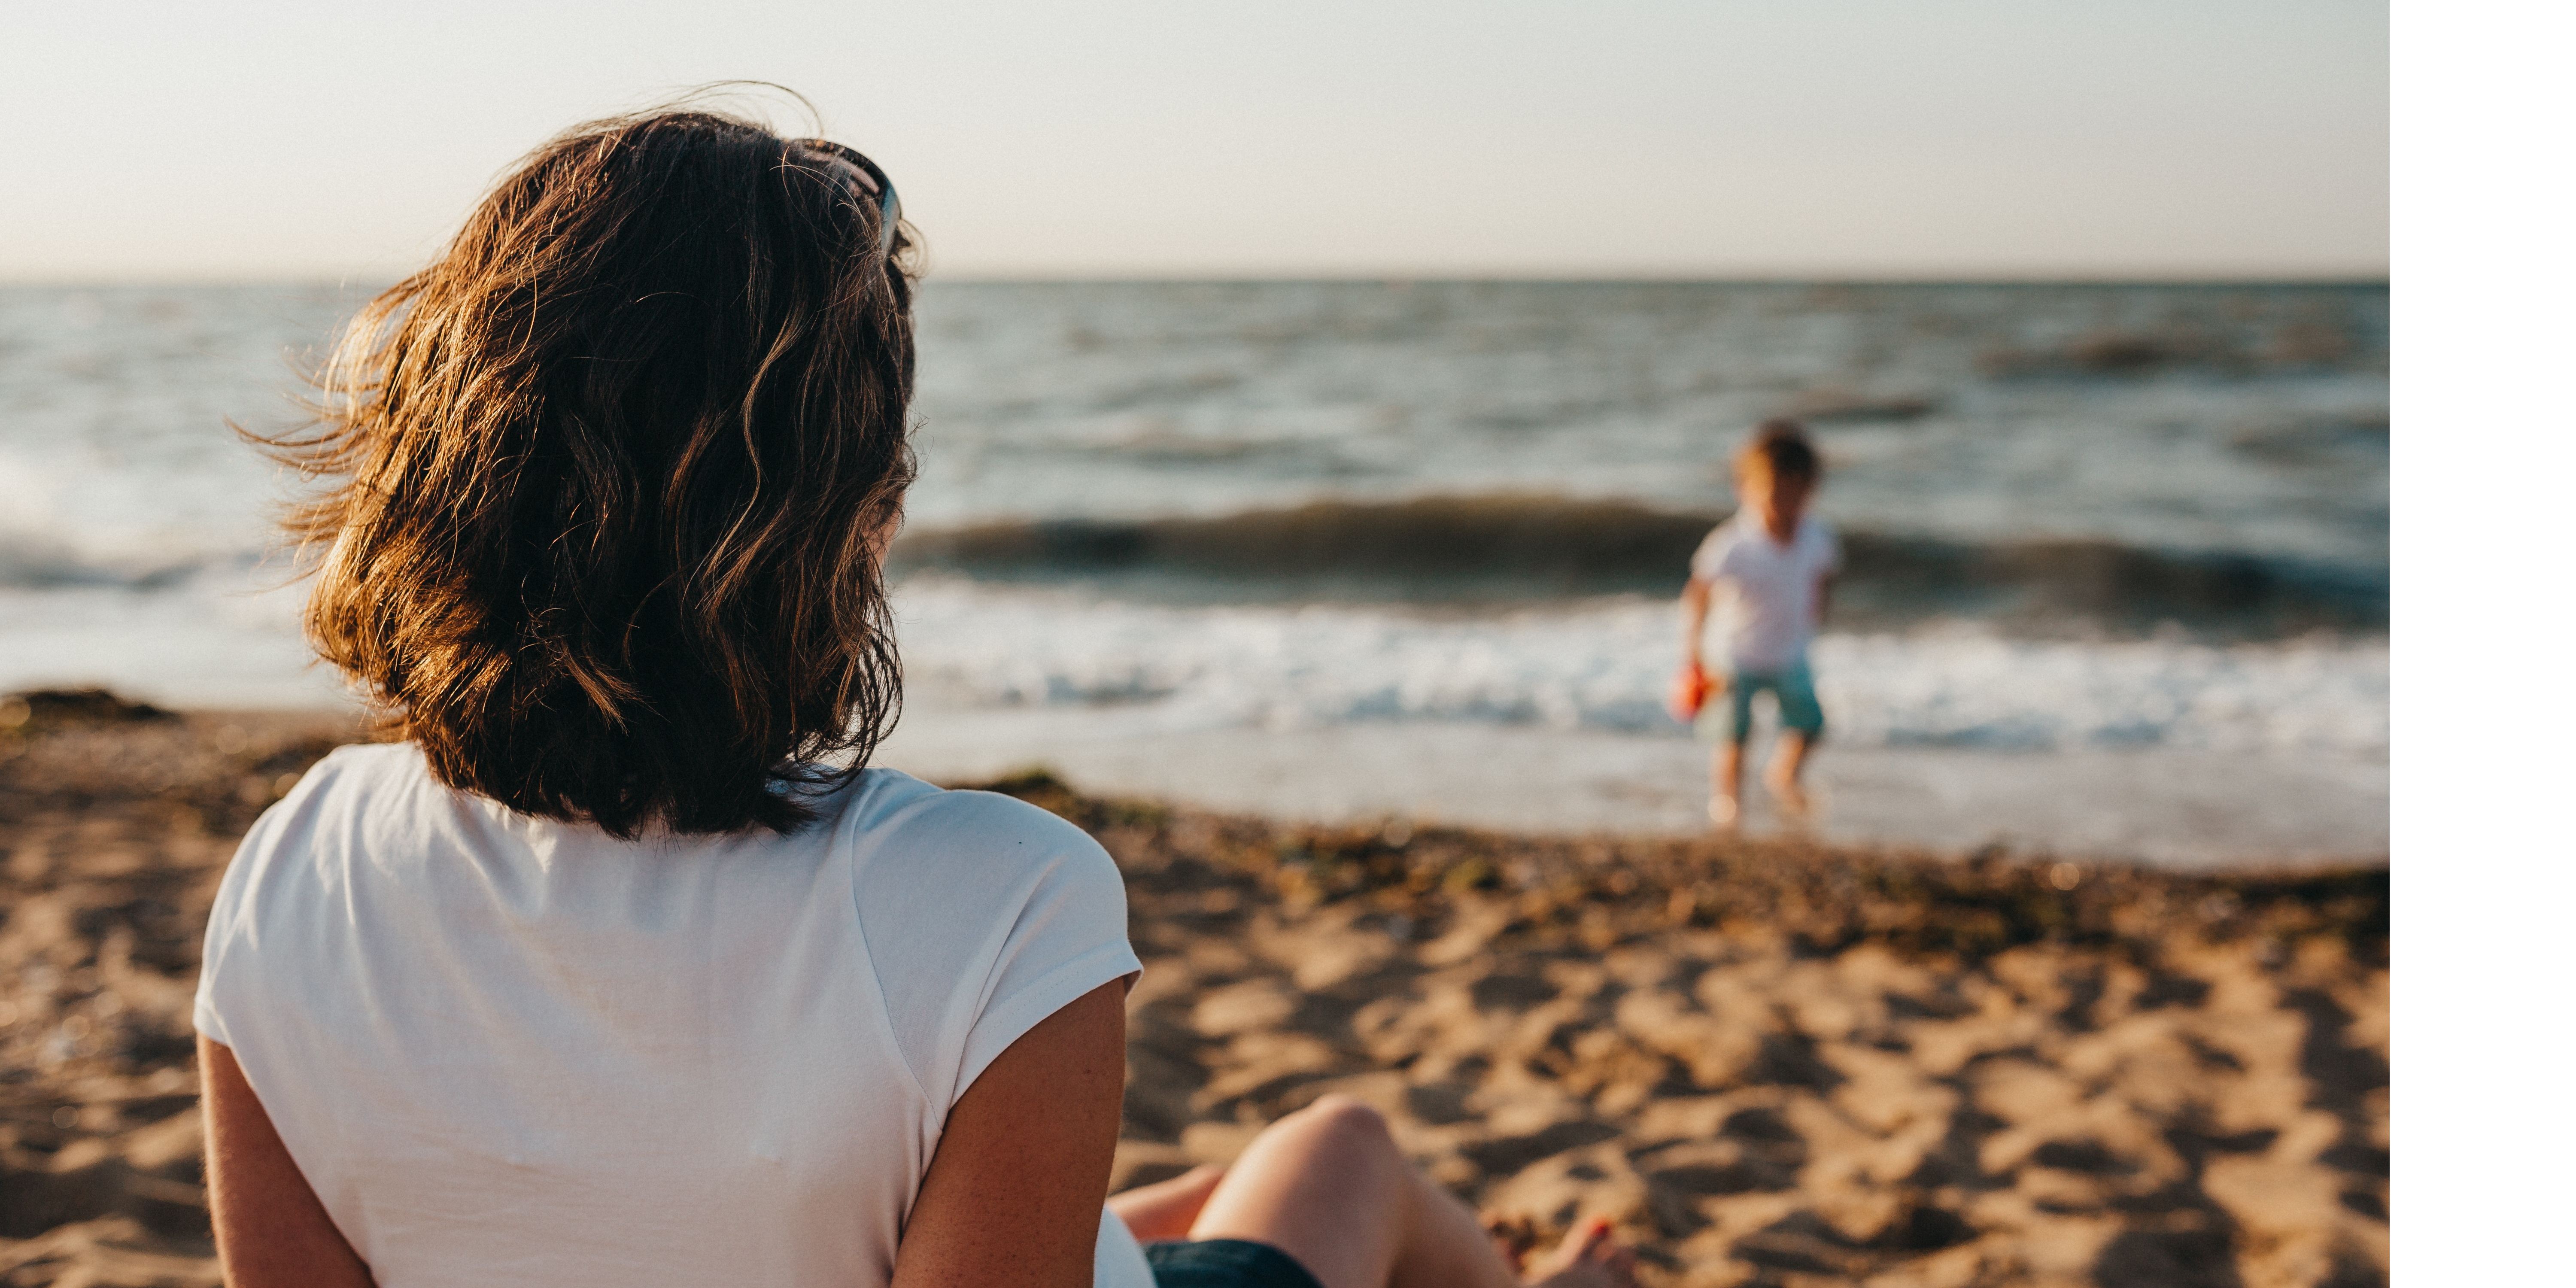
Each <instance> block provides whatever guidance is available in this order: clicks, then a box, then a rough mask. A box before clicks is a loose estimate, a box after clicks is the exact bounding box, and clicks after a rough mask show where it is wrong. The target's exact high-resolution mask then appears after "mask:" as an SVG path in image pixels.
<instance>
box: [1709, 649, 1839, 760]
mask: <svg viewBox="0 0 2576 1288" xmlns="http://www.w3.org/2000/svg"><path fill="white" fill-rule="evenodd" d="M1764 689H1769V690H1770V691H1771V695H1772V697H1773V698H1775V699H1776V700H1778V702H1779V704H1780V727H1781V728H1783V729H1795V730H1797V731H1798V732H1799V733H1802V734H1805V735H1806V736H1807V737H1808V739H1810V740H1813V739H1814V738H1815V736H1816V735H1818V734H1820V733H1823V732H1824V731H1825V709H1824V707H1823V706H1822V705H1820V704H1819V703H1818V702H1817V701H1816V677H1815V676H1814V675H1813V674H1812V673H1810V672H1809V671H1808V670H1807V661H1806V659H1805V658H1800V659H1798V660H1797V661H1795V662H1792V663H1790V664H1789V665H1788V666H1786V667H1783V668H1782V669H1780V670H1777V671H1737V672H1735V673H1734V674H1733V675H1731V676H1729V677H1727V686H1726V700H1725V701H1724V702H1722V703H1721V702H1712V703H1709V704H1708V705H1707V706H1705V707H1702V708H1700V712H1699V724H1698V729H1699V736H1700V737H1702V738H1705V739H1707V740H1708V741H1710V742H1716V741H1718V740H1720V739H1724V740H1725V741H1727V742H1743V741H1745V740H1746V739H1748V738H1751V737H1752V736H1753V695H1754V694H1756V693H1759V692H1761V691H1762V690H1764Z"/></svg>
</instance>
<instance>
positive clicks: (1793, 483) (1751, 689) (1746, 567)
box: [1673, 420, 1842, 827]
mask: <svg viewBox="0 0 2576 1288" xmlns="http://www.w3.org/2000/svg"><path fill="white" fill-rule="evenodd" d="M1823 477H1824V465H1823V462H1821V461H1820V460H1819V459H1818V458H1817V456H1816V449H1815V448H1814V446H1812V445H1811V444H1809V443H1808V442H1807V432H1806V429H1805V427H1804V426H1801V425H1800V424H1798V422H1796V421H1794V420H1770V421H1764V422H1763V423H1762V424H1761V425H1760V426H1758V427H1756V428H1755V429H1754V431H1753V441H1752V442H1751V443H1750V444H1748V445H1747V446H1746V447H1745V449H1744V450H1743V451H1741V452H1738V453H1737V454H1736V457H1735V491H1736V496H1737V498H1738V501H1739V504H1738V506H1737V508H1736V511H1735V515H1734V517H1733V518H1730V519H1728V520H1727V521H1726V522H1724V523H1721V524H1719V525H1718V526H1717V527H1716V528H1715V529H1714V530H1712V531H1711V532H1710V533H1709V534H1708V539H1707V540H1705V541H1702V542H1701V543H1700V546H1699V551H1698V553H1696V554H1693V555H1692V556H1691V568H1690V582H1689V584H1688V585H1686V586H1684V587H1683V588H1682V669H1681V674H1680V675H1679V676H1677V677H1676V678H1675V680H1674V683H1673V714H1674V715H1675V716H1676V717H1678V718H1680V719H1682V720H1685V721H1689V720H1696V721H1697V722H1698V726H1699V729H1700V731H1701V733H1702V735H1703V736H1705V737H1709V738H1711V739H1713V740H1714V741H1715V742H1716V743H1717V749H1716V751H1715V753H1714V754H1713V755H1712V756H1711V757H1710V759H1709V776H1708V777H1709V781H1708V818H1709V822H1711V823H1713V824H1715V825H1716V826H1718V827H1733V826H1734V825H1735V822H1736V818H1737V816H1738V814H1739V813H1740V812H1741V810H1740V806H1739V805H1738V803H1737V802H1738V799H1739V797H1740V796H1741V794H1742V786H1743V781H1744V743H1745V740H1746V739H1747V738H1749V737H1751V736H1752V733H1753V695H1754V694H1756V693H1759V692H1761V691H1763V690H1765V689H1768V690H1770V691H1771V693H1772V695H1773V698H1774V699H1775V700H1776V701H1777V702H1778V703H1779V707H1780V730H1781V732H1780V748H1779V751H1778V753H1777V754H1776V755H1775V756H1774V757H1773V758H1772V761H1771V767H1770V769H1769V771H1767V772H1766V773H1765V774H1764V775H1763V782H1764V784H1765V785H1766V786H1768V787H1769V788H1770V789H1771V794H1772V795H1773V796H1774V797H1775V798H1777V799H1778V800H1779V802H1780V805H1781V807H1782V808H1783V809H1785V810H1786V811H1787V812H1788V813H1789V814H1790V815H1791V816H1792V817H1803V816H1804V815H1805V814H1806V812H1807V794H1806V790H1805V788H1804V787H1802V786H1801V785H1800V783H1799V777H1800V775H1801V774H1802V773H1803V771H1804V770H1805V769H1806V766H1807V754H1808V753H1809V752H1810V751H1813V750H1814V749H1815V745H1816V740H1817V739H1818V738H1820V737H1822V736H1823V735H1824V731H1825V712H1824V708H1823V707H1821V706H1819V705H1818V704H1817V702H1816V682H1815V677H1814V675H1813V674H1812V673H1811V672H1810V671H1809V669H1808V666H1807V643H1808V641H1810V640H1812V639H1814V638H1815V634H1816V627H1817V626H1818V625H1819V624H1820V623H1822V622H1823V620H1824V616H1825V602H1826V598H1827V596H1828V594H1829V592H1830V590H1831V588H1832V583H1833V575H1834V573H1835V571H1836V570H1838V569H1839V568H1840V567H1841V565H1842V545H1841V543H1840V542H1839V541H1837V540H1836V539H1835V537H1834V530H1833V529H1832V528H1831V527H1829V526H1827V525H1826V523H1825V521H1824V520H1822V519H1819V518H1817V517H1816V516H1814V515H1812V514H1809V513H1807V503H1808V502H1809V501H1810V500H1812V499H1813V498H1814V496H1815V493H1816V485H1817V484H1818V483H1819V482H1820V481H1822V479H1823ZM1712 610H1714V613H1715V618H1716V620H1715V622H1714V623H1712V622H1711V620H1710V618H1711V614H1712ZM1712 643H1714V644H1715V645H1716V646H1717V648H1718V651H1719V658H1720V665H1719V668H1718V669H1716V670H1714V671H1712V670H1711V669H1710V668H1709V666H1708V663H1707V658H1706V655H1707V652H1708V646H1709V645H1710V644H1712ZM1721 696H1722V697H1724V698H1726V699H1727V701H1726V702H1725V703H1724V704H1722V705H1713V704H1711V703H1709V701H1708V700H1709V699H1711V698H1716V697H1721ZM1703 708H1706V709H1705V710H1704V709H1703Z"/></svg>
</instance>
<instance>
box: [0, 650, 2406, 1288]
mask: <svg viewBox="0 0 2576 1288" xmlns="http://www.w3.org/2000/svg"><path fill="white" fill-rule="evenodd" d="M12 717H21V718H20V719H17V720H15V721H14V722H13V721H12ZM351 732H352V731H351V730H350V729H349V728H347V727H346V726H345V725H340V724H335V723H333V722H331V721H328V720H324V719H320V718H316V717H310V716H303V717H298V716H282V715H260V714H243V713H232V714H226V713H194V714H190V715H187V716H184V717H155V716H152V715H151V713H145V712H137V711H133V710H118V709H114V708H112V707H108V706H105V705H103V704H102V705H100V706H99V707H97V708H96V709H93V710H89V711H78V710H68V709H58V708H55V707H51V706H46V705H44V704H39V705H38V707H36V708H32V709H20V708H11V707H9V706H8V704H7V703H6V702H5V701H0V909H5V920H0V1284H5V1285H28V1284H66V1285H75V1284H76V1285H147V1284H149V1285H159V1284H170V1285H183V1284H184V1285H201V1284H204V1285H210V1284H213V1283H215V1282H217V1277H216V1275H215V1272H214V1267H213V1262H212V1260H211V1258H210V1256H209V1253H210V1248H209V1246H208V1241H207V1234H206V1217H205V1208H204V1197H203V1190H202V1158H201V1145H200V1138H199V1129H198V1120H197V1115H196V1110H195V1085H196V1084H195V1076H194V1073H193V1070H192V1068H191V1067H190V1044H191V1041H192V1037H191V1033H190V1028H189V1010H188V1008H189V998H190V995H191V990H192V987H193V980H194V974H195V969H196V961H197V950H198V937H199V935H200V933H201V931H202V925H203V918H204V915H205V911H206V907H207V904H208V902H209V901H210V900H211V898H212V896H213V891H214V886H215V882H216V880H217V879H218V877H219V876H220V874H221V869H222V865H223V863H224V861H225V860H226V858H227V857H228V856H229V854H230V852H231V848H232V844H233V841H234V839H235V838H237V837H238V836H239V834H240V832H241V830H242V829H243V828H244V827H246V826H247V825H248V824H249V822H250V820H251V819H252V818H254V817H255V816H256V815H257V813H258V811H259V810H260V809H261V808H264V807H265V806H266V804H267V803H268V802H269V801H270V800H273V799H274V798H275V796H276V795H277V794H278V793H279V792H280V791H282V790H283V788H284V786H285V785H287V784H289V783H291V781H292V780H291V778H289V777H288V776H289V775H292V774H294V773H296V772H298V771H300V770H301V769H302V768H303V767H304V766H305V765H307V764H309V763H310V762H311V760H312V759H313V758H314V757H316V756H318V755H319V754H321V752H322V751H324V750H326V749H327V748H328V747H329V746H331V745H332V744H333V743H335V742H337V741H341V740H345V739H346V738H348V737H349V736H351ZM999 786H1001V787H1003V788H1004V789H1007V790H1011V791H1013V792H1015V793H1017V794H1020V795H1022V796H1024V797H1026V798H1028V799H1031V800H1034V801H1036V802H1038V803H1040V804H1042V805H1045V806H1047V807H1048V808H1051V809H1055V810H1057V811H1058V812H1060V813H1063V814H1065V815H1066V816H1067V817H1070V818H1073V819H1074V820H1075V821H1077V822H1079V823H1081V824H1082V825H1084V826H1085V827H1087V828H1089V829H1090V830H1091V831H1092V832H1093V833H1094V834H1095V835H1097V836H1099V837H1100V838H1101V839H1102V841H1103V842H1104V843H1105V844H1107V845H1108V846H1109V848H1110V850H1111V852H1112V853H1114V854H1115V855H1117V857H1118V859H1119V861H1120V863H1121V865H1122V866H1123V867H1124V868H1125V869H1126V871H1127V873H1128V876H1129V882H1130V891H1131V900H1132V908H1133V914H1134V922H1133V933H1134V938H1135V940H1136V945H1137V948H1138V951H1139V952H1140V953H1141V954H1142V955H1143V957H1144V959H1145V961H1146V971H1145V976H1144V979H1143V981H1142V982H1141V984H1140V985H1139V987H1138V989H1137V991H1136V993H1135V995H1134V999H1133V1003H1132V1008H1131V1009H1132V1022H1131V1034H1130V1049H1129V1062H1130V1063H1129V1089H1128V1094H1127V1113H1126V1123H1125V1127H1124V1130H1123V1133H1122V1136H1123V1138H1122V1141H1121V1144H1120V1147H1119V1157H1118V1168H1117V1175H1118V1180H1119V1182H1120V1183H1121V1184H1133V1183H1140V1182H1144V1181H1150V1180H1154V1179H1158V1178H1160V1177H1163V1176H1167V1175H1171V1174H1174V1173H1176V1172H1178V1171H1180V1170H1182V1169H1183V1168H1185V1167H1187V1166H1189V1165H1190V1164H1192V1163H1194V1162H1198V1161H1205V1160H1223V1159H1225V1158H1227V1157H1230V1156H1231V1155H1232V1154H1233V1152H1234V1151H1236V1150H1238V1149H1240V1148H1241V1146H1242V1144H1243V1142H1244V1141H1245V1140H1247V1139H1248V1138H1249V1137H1250V1136H1251V1135H1252V1133H1253V1132H1255V1131H1257V1130H1258V1128H1259V1126H1260V1124H1262V1123H1264V1122H1267V1121H1269V1120H1271V1119H1273V1118H1275V1117H1277V1116H1279V1115H1280V1114H1283V1113H1286V1112H1288V1111H1290V1110H1293V1109H1295V1108H1297V1107H1298V1106H1300V1105H1303V1104H1306V1103H1308V1102H1310V1101H1311V1100H1313V1099H1314V1098H1316V1097H1317V1096H1321V1095H1324V1094H1326V1093H1329V1092H1341V1093H1344V1094H1347V1095H1352V1096H1356V1097H1358V1098H1360V1099H1362V1100H1365V1101H1367V1102H1368V1103H1370V1104H1373V1105H1375V1106H1377V1107H1378V1108H1379V1109H1381V1110H1383V1111H1384V1112H1385V1113H1386V1114H1387V1116H1388V1117H1389V1119H1390V1121H1391V1122H1392V1123H1393V1125H1394V1127H1395V1131H1396V1134H1397V1136H1398V1138H1399V1139H1400V1140H1401V1141H1402V1142H1403V1144H1404V1145H1405V1147H1406V1148H1407V1149H1408V1150H1410V1151H1411V1152H1412V1153H1413V1154H1414V1156H1415V1157H1416V1158H1418V1159H1419V1160H1421V1161H1422V1162H1423V1163H1424V1165H1425V1166H1427V1167H1429V1168H1430V1169H1431V1171H1432V1173H1433V1174H1434V1175H1435V1176H1436V1177H1438V1178H1439V1179H1440V1180H1441V1181H1443V1182H1444V1183H1446V1184H1448V1185H1450V1186H1452V1187H1453V1188H1455V1189H1457V1190H1458V1191H1459V1192H1460V1193H1461V1194H1463V1195H1466V1196H1467V1197H1468V1198H1470V1199H1471V1200H1472V1201H1474V1202H1476V1203H1477V1204H1478V1205H1479V1206H1480V1207H1482V1208H1483V1209H1484V1210H1486V1211H1487V1212H1489V1213H1491V1214H1493V1215H1495V1216H1497V1217H1498V1218H1507V1219H1511V1220H1515V1221H1518V1222H1520V1223H1522V1224H1523V1225H1524V1226H1525V1227H1526V1228H1527V1229H1529V1230H1530V1231H1531V1232H1533V1233H1546V1232H1551V1231H1554V1230H1557V1229H1561V1228H1563V1227H1564V1226H1566V1225H1567V1224H1569V1223H1571V1222H1572V1221H1574V1220H1576V1219H1579V1218H1581V1217H1584V1216H1590V1215H1595V1214H1598V1215H1605V1216H1609V1217H1612V1218H1614V1219H1616V1220H1617V1221H1618V1222H1619V1223H1620V1225H1621V1228H1622V1231H1623V1234H1624V1236H1625V1237H1627V1238H1628V1239H1630V1240H1632V1241H1633V1242H1635V1243H1636V1244H1637V1245H1638V1246H1639V1247H1640V1249H1641V1253H1642V1255H1643V1257H1644V1259H1645V1261H1646V1268H1645V1274H1646V1277H1647V1281H1648V1282H1649V1283H1651V1284H1656V1285H1701V1284H1708V1285H1717V1284H1777V1285H1783V1286H1788V1285H1808V1284H1814V1285H1822V1284H1845V1283H1869V1284H1882V1285H1900V1284H1902V1285H2006V1284H2014V1285H2018V1284H2034V1285H2036V1284H2093V1285H2105V1286H2111V1288H2128V1286H2131V1285H2136V1286H2140V1288H2143V1286H2146V1285H2159V1286H2164V1285H2183V1286H2188V1285H2212V1286H2219V1285H2228V1286H2234V1285H2244V1286H2248V1288H2261V1286H2267V1285H2293V1284H2295V1285H2323V1284H2331V1285H2337V1286H2339V1288H2340V1286H2343V1285H2363V1284H2380V1283H2384V1282H2385V1281H2386V1267H2387V1264H2388V1224H2387V1202H2388V1182H2387V1167H2388V1089H2387V1086H2388V1076H2387V1072H2388V1067H2387V1060H2388V973H2387V965H2386V963H2387V888H2388V887H2387V879H2386V872H2385V869H2384V868H2347V869H2319V870H2312V871H2309V872H2306V873H2288V874H2270V875H2265V874H2247V873H2227V874H2190V873H2176V872H2160V871H2153V870H2139V869H2133V868H2127V867H2120V866H2112V865H2085V864H2080V863H2072V862H2063V861H2041V862H2020V861H2016V860H2014V859H2012V858H2011V857H2009V856H1999V855H1993V854H1988V855H1984V856H1975V855H1969V856H1947V857H1944V856H1938V855H1930V854H1915V853H1904V852H1896V851H1885V850H1869V849H1857V848H1827V847H1822V846H1810V845H1801V844H1795V843H1785V842H1770V843H1754V842H1733V843H1727V842H1717V841H1709V840H1686V839H1674V838H1632V839H1624V840H1619V839H1607V838H1599V839H1581V838H1548V837H1540V836H1532V835H1509V834H1500V833H1490V832H1478V831H1471V830H1465V829H1445V828H1426V827H1418V826H1415V825H1411V824H1406V823H1392V824H1385V825H1380V826H1359V825H1346V826H1339V827H1321V826H1298V825H1283V824H1279V823H1275V822H1272V821H1267V820H1264V819H1260V818H1254V817H1248V816H1230V815H1222V814H1215V813H1208V812H1202V811H1195V810H1177V809H1170V808H1165V807H1161V806H1156V805H1152V804H1145V803H1139V802H1132V801H1130V802H1120V801H1103V800H1098V799H1092V798H1086V797H1082V796H1078V795H1076V794H1075V793H1073V792H1072V791H1071V790H1069V789H1067V788H1065V787H1064V786H1063V785H1062V784H1060V783H1056V782H1054V781H1052V780H1050V779H1045V778H1042V777H1032V778H1027V779H1022V780H1018V781H1015V782H1009V783H1004V784H999Z"/></svg>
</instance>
